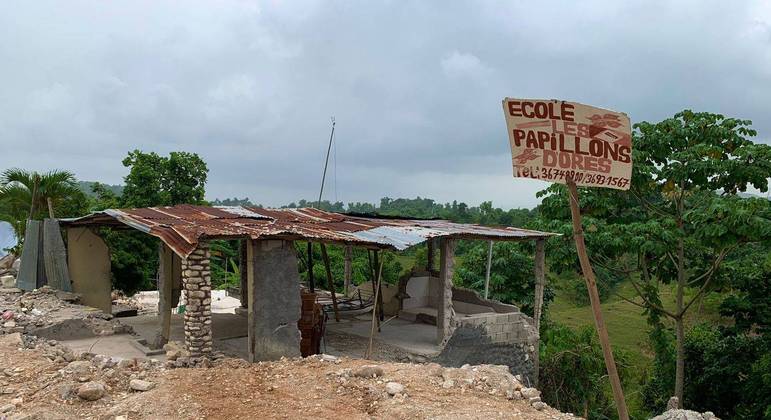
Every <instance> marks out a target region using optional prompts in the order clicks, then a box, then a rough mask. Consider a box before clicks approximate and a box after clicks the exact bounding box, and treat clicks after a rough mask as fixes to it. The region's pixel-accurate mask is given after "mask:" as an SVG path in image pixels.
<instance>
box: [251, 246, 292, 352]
mask: <svg viewBox="0 0 771 420" xmlns="http://www.w3.org/2000/svg"><path fill="white" fill-rule="evenodd" d="M247 254H248V266H249V286H248V290H249V331H248V335H249V337H248V341H247V342H248V346H249V349H248V350H249V360H250V361H252V362H255V361H260V360H275V359H279V358H280V357H281V356H286V357H294V356H300V330H299V329H298V328H297V322H298V321H299V320H300V276H299V274H298V272H297V255H296V254H295V248H294V244H293V243H292V242H291V241H281V240H263V241H252V240H250V241H249V245H248V246H247Z"/></svg>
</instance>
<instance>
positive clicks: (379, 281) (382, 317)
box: [372, 249, 385, 332]
mask: <svg viewBox="0 0 771 420" xmlns="http://www.w3.org/2000/svg"><path fill="white" fill-rule="evenodd" d="M379 254H380V252H379V251H378V250H377V249H376V250H375V251H373V257H372V259H373V261H374V263H375V267H380V266H381V265H382V263H378V257H379ZM383 262H385V261H383ZM380 276H381V274H380V273H378V275H377V293H375V296H376V297H377V307H378V308H379V311H378V319H379V320H380V322H383V320H385V314H384V313H383V290H382V286H381V284H382V283H383V282H382V279H381V278H380ZM372 287H373V288H374V287H375V283H372ZM380 322H378V326H377V330H378V332H379V331H380Z"/></svg>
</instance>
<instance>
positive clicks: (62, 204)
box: [0, 168, 86, 242]
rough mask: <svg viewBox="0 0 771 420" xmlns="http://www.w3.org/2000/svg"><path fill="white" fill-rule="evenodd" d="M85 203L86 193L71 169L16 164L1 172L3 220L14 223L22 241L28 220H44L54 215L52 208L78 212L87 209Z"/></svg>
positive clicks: (60, 212) (63, 214) (65, 213)
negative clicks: (41, 170)
mask: <svg viewBox="0 0 771 420" xmlns="http://www.w3.org/2000/svg"><path fill="white" fill-rule="evenodd" d="M49 201H50V204H51V208H50V210H49ZM84 203H86V200H85V199H84V195H83V193H82V192H81V191H80V190H79V189H78V187H77V183H76V181H75V176H74V175H73V174H72V173H71V172H67V171H50V172H46V173H43V174H40V173H37V172H31V171H26V170H23V169H15V168H14V169H8V170H6V171H4V172H3V173H2V175H0V220H4V221H6V222H8V223H10V224H11V226H13V229H14V232H15V234H16V237H17V239H19V241H20V242H21V241H22V240H23V238H24V229H25V228H26V220H28V219H32V220H40V219H42V218H44V217H49V216H52V215H51V214H50V213H51V212H53V213H54V214H53V216H59V217H67V216H78V215H80V214H82V213H83V212H84V210H85V209H84V208H83V206H84Z"/></svg>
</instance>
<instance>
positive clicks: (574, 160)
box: [503, 98, 632, 190]
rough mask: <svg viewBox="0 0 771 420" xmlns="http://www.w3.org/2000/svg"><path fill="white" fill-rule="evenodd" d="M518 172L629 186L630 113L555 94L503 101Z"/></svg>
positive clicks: (542, 177) (543, 177) (583, 183)
mask: <svg viewBox="0 0 771 420" xmlns="http://www.w3.org/2000/svg"><path fill="white" fill-rule="evenodd" d="M503 112H504V115H505V116H506V125H507V126H508V129H509V144H510V145H511V158H512V166H513V168H514V176H515V177H524V178H534V179H540V180H542V181H549V182H558V183H561V184H565V183H567V179H568V178H572V179H573V181H574V182H575V183H576V185H578V186H581V187H605V188H614V189H619V190H628V189H629V184H630V179H631V175H632V126H631V123H630V121H629V117H628V116H627V115H626V114H623V113H619V112H614V111H609V110H606V109H602V108H595V107H593V106H589V105H583V104H579V103H576V102H566V101H557V100H554V99H551V100H545V99H513V98H506V99H504V100H503Z"/></svg>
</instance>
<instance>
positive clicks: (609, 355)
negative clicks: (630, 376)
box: [567, 178, 629, 420]
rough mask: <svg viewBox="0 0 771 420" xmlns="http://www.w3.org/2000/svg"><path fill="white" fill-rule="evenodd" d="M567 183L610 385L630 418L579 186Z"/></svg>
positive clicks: (622, 412)
mask: <svg viewBox="0 0 771 420" xmlns="http://www.w3.org/2000/svg"><path fill="white" fill-rule="evenodd" d="M567 185H568V190H569V191H570V195H569V197H568V201H569V202H570V214H571V215H572V216H573V238H574V239H575V241H576V251H577V253H578V261H579V262H580V263H581V271H582V272H583V274H584V280H585V281H586V288H587V289H588V290H589V301H590V302H591V304H592V313H593V315H594V325H595V327H597V334H598V335H599V337H600V346H602V354H603V356H604V357H605V368H606V369H607V370H608V378H609V379H610V386H611V388H612V389H613V399H614V400H615V401H616V409H617V410H618V417H619V419H621V420H629V412H628V411H627V408H626V401H624V390H623V389H622V388H621V380H620V379H619V377H618V371H617V370H616V362H615V360H613V350H612V349H611V347H610V340H609V339H608V330H607V329H606V328H605V321H604V320H603V318H602V311H601V310H600V294H599V292H597V282H596V280H595V277H594V271H593V270H592V265H591V263H590V262H589V255H588V254H587V252H586V244H585V243H584V229H583V227H582V226H581V209H580V208H579V205H578V203H579V201H578V188H576V183H575V181H573V179H572V178H568V179H567Z"/></svg>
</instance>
